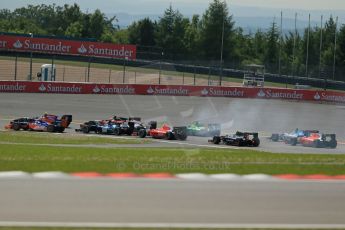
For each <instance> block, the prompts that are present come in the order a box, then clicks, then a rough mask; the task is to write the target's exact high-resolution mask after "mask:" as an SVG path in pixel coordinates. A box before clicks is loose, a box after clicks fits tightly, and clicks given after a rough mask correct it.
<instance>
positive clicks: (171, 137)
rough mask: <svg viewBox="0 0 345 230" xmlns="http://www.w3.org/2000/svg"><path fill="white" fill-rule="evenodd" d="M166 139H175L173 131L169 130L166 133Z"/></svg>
mask: <svg viewBox="0 0 345 230" xmlns="http://www.w3.org/2000/svg"><path fill="white" fill-rule="evenodd" d="M166 139H168V140H174V139H175V136H174V134H173V133H172V132H167V133H166Z"/></svg>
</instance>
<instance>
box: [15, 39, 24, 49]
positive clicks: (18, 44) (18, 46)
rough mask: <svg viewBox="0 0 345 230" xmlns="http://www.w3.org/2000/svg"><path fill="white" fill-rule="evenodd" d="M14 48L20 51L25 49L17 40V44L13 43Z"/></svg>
mask: <svg viewBox="0 0 345 230" xmlns="http://www.w3.org/2000/svg"><path fill="white" fill-rule="evenodd" d="M13 47H14V48H16V49H20V48H22V47H23V44H22V43H21V42H20V41H19V40H17V41H16V42H15V43H13Z"/></svg>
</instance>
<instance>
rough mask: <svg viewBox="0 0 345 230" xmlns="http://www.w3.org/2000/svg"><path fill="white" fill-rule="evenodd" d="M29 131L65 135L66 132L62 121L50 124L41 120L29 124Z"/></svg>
mask: <svg viewBox="0 0 345 230" xmlns="http://www.w3.org/2000/svg"><path fill="white" fill-rule="evenodd" d="M28 130H29V131H44V132H59V133H63V132H64V131H65V127H64V126H62V124H61V121H55V122H53V123H48V122H46V121H42V120H41V119H34V120H32V121H30V122H29V123H28Z"/></svg>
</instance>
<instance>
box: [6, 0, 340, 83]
mask: <svg viewBox="0 0 345 230" xmlns="http://www.w3.org/2000/svg"><path fill="white" fill-rule="evenodd" d="M280 29H281V28H279V25H278V23H277V22H276V21H273V22H272V24H271V26H270V28H269V29H268V30H267V31H263V30H260V29H258V30H257V31H256V32H255V33H249V34H247V33H244V31H243V29H242V28H240V27H236V26H235V21H234V20H233V17H232V15H231V13H230V10H229V7H228V5H227V4H226V2H225V1H220V0H213V2H211V3H210V5H209V7H208V8H207V9H206V10H205V12H204V13H203V14H202V15H193V16H192V17H191V18H189V17H185V16H183V15H182V14H181V13H180V12H179V11H178V10H175V9H174V8H173V7H172V6H171V5H170V6H169V7H168V8H167V9H166V10H165V11H164V13H163V15H162V17H160V18H159V20H157V21H153V20H151V19H149V18H144V19H142V20H139V21H136V22H133V23H132V24H131V25H129V26H128V27H127V28H124V29H120V28H119V26H118V20H117V18H116V16H114V17H112V18H108V17H106V15H105V14H104V13H102V12H101V11H100V10H95V11H94V12H92V13H89V12H82V11H81V9H80V7H79V6H78V5H77V4H74V5H67V4H66V5H64V6H56V5H45V4H42V5H37V6H34V5H28V6H27V7H22V8H18V9H15V10H14V11H10V10H7V9H2V10H0V31H3V32H15V33H34V34H41V35H53V36H67V37H73V38H94V39H96V40H98V41H102V42H113V43H123V44H135V45H137V46H138V55H137V56H138V58H143V59H156V60H170V61H175V62H184V63H187V62H188V63H194V64H198V65H206V66H214V67H219V66H222V67H228V68H243V67H244V66H245V65H247V64H262V65H265V66H266V69H267V71H268V72H271V73H281V74H286V75H298V76H308V77H309V76H312V77H322V78H326V77H327V78H333V71H334V69H333V64H334V63H335V65H336V69H335V79H336V80H345V78H343V77H342V76H343V75H345V68H344V66H345V25H344V24H342V25H340V26H339V25H337V24H336V21H335V20H334V18H333V17H332V16H331V17H329V18H328V19H327V20H326V23H325V25H324V27H323V28H322V29H321V27H313V28H311V29H310V30H309V29H308V28H305V31H304V33H303V34H299V33H295V32H293V31H292V32H289V33H288V34H281V31H280ZM321 34H322V42H320V40H321ZM335 38H336V40H335ZM320 49H321V53H320ZM334 53H335V55H334ZM221 60H222V61H221Z"/></svg>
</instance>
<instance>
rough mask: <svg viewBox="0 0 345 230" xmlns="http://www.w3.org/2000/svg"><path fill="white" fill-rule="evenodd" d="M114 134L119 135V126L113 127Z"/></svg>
mask: <svg viewBox="0 0 345 230" xmlns="http://www.w3.org/2000/svg"><path fill="white" fill-rule="evenodd" d="M114 135H116V136H120V135H121V130H120V129H119V128H115V129H114Z"/></svg>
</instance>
